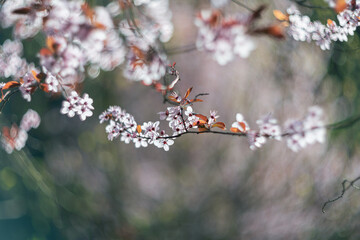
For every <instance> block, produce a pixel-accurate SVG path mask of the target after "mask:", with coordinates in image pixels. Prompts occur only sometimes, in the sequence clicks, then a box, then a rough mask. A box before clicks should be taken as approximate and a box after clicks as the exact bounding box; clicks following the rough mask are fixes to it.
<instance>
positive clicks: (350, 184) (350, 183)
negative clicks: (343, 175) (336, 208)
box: [321, 176, 360, 213]
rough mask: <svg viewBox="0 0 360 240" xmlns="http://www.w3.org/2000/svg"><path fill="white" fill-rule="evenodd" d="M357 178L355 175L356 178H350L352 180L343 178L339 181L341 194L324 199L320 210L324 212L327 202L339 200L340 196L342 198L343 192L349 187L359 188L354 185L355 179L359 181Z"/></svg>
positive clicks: (359, 178)
mask: <svg viewBox="0 0 360 240" xmlns="http://www.w3.org/2000/svg"><path fill="white" fill-rule="evenodd" d="M359 180H360V176H359V177H357V178H355V179H354V180H352V181H349V180H347V179H345V180H344V181H343V182H342V183H341V185H342V190H341V194H340V195H339V196H337V197H335V198H333V199H330V200H328V201H326V202H325V203H324V205H323V207H322V209H321V210H322V212H323V213H325V207H326V206H327V205H328V204H330V203H333V202H335V201H337V200H339V199H340V198H342V197H343V196H344V194H345V192H346V191H347V190H349V188H351V187H353V188H355V189H357V190H360V188H359V187H358V186H356V185H355V183H356V182H357V181H359ZM347 183H349V184H348V185H346V184H347Z"/></svg>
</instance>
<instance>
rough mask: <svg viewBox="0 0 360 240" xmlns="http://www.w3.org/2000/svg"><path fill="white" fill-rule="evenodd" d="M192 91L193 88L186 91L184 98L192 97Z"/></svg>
mask: <svg viewBox="0 0 360 240" xmlns="http://www.w3.org/2000/svg"><path fill="white" fill-rule="evenodd" d="M191 91H192V87H191V88H189V89H188V90H187V91H186V94H185V96H184V98H187V97H188V96H189V95H190V93H191Z"/></svg>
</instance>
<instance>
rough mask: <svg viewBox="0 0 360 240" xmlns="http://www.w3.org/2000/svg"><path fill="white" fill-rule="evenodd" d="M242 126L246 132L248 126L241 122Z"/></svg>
mask: <svg viewBox="0 0 360 240" xmlns="http://www.w3.org/2000/svg"><path fill="white" fill-rule="evenodd" d="M239 124H240V126H241V127H242V128H243V129H244V131H246V124H245V123H244V122H239Z"/></svg>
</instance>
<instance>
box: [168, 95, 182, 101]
mask: <svg viewBox="0 0 360 240" xmlns="http://www.w3.org/2000/svg"><path fill="white" fill-rule="evenodd" d="M168 100H170V101H173V102H176V103H179V101H178V100H177V99H176V97H174V96H168Z"/></svg>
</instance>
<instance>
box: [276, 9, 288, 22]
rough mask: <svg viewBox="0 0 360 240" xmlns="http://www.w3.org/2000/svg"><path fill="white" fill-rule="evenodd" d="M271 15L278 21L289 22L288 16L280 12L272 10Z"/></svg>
mask: <svg viewBox="0 0 360 240" xmlns="http://www.w3.org/2000/svg"><path fill="white" fill-rule="evenodd" d="M273 14H274V16H275V18H276V19H277V20H279V21H289V15H288V14H284V13H282V12H281V11H280V10H276V9H275V10H274V11H273Z"/></svg>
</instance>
